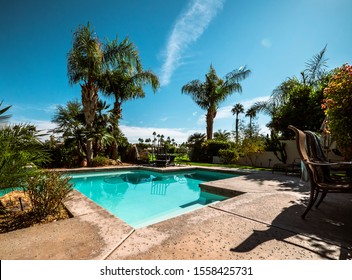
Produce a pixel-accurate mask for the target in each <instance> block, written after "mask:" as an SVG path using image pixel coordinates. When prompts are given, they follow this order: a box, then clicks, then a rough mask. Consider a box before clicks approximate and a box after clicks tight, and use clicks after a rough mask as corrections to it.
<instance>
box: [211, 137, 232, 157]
mask: <svg viewBox="0 0 352 280" xmlns="http://www.w3.org/2000/svg"><path fill="white" fill-rule="evenodd" d="M206 146H207V154H208V155H209V156H210V157H211V158H212V157H213V156H218V155H219V151H220V150H226V149H229V148H230V147H231V143H230V142H229V141H223V140H208V141H206Z"/></svg>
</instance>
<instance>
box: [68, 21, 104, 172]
mask: <svg viewBox="0 0 352 280" xmlns="http://www.w3.org/2000/svg"><path fill="white" fill-rule="evenodd" d="M102 65H103V50H102V47H101V43H100V41H99V39H98V37H96V35H95V34H94V32H93V31H92V30H91V29H90V24H89V22H88V24H87V26H82V25H80V26H79V27H78V29H77V30H76V31H75V33H74V34H73V47H72V49H71V50H70V52H69V53H68V59H67V73H68V78H69V83H70V84H71V85H73V84H77V83H80V85H81V95H82V105H83V111H84V117H85V125H86V128H87V130H88V131H89V132H90V131H92V129H93V123H94V118H95V111H96V109H97V105H98V90H99V87H98V81H99V79H100V76H101V71H102ZM92 141H93V140H92V139H91V138H88V139H87V141H86V144H85V145H86V151H87V154H86V156H87V163H88V165H89V166H90V165H91V162H92V159H93V142H92Z"/></svg>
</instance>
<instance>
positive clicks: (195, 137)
mask: <svg viewBox="0 0 352 280" xmlns="http://www.w3.org/2000/svg"><path fill="white" fill-rule="evenodd" d="M205 138H206V137H205V134H204V133H199V132H196V133H193V134H192V135H190V136H189V137H188V139H187V143H188V144H189V145H196V144H201V143H203V142H204V141H205Z"/></svg>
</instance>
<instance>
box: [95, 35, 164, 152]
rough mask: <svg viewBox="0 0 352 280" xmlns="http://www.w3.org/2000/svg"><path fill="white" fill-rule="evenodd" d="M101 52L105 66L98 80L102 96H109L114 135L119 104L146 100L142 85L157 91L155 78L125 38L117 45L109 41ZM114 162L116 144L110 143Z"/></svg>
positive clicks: (120, 115) (156, 78)
mask: <svg viewBox="0 0 352 280" xmlns="http://www.w3.org/2000/svg"><path fill="white" fill-rule="evenodd" d="M104 53H105V56H106V63H105V64H104V72H103V75H102V78H101V79H100V83H99V84H100V87H101V88H102V91H103V94H104V95H106V96H112V97H113V98H114V99H115V101H114V108H113V110H112V113H113V117H114V125H113V132H114V131H118V123H119V120H120V119H121V118H122V103H123V102H125V101H127V100H130V99H136V98H143V97H145V92H144V90H143V86H145V85H147V84H151V86H152V89H153V91H154V92H155V91H156V90H157V89H158V88H159V80H158V77H157V76H156V75H155V74H154V73H153V72H152V71H150V70H147V71H145V70H143V67H142V64H141V62H140V58H139V54H138V52H137V49H136V47H135V45H134V44H133V43H132V42H130V41H129V40H128V39H127V38H126V39H124V40H123V41H122V42H121V43H118V39H117V38H116V39H115V40H114V41H112V42H108V43H107V44H106V46H105V49H104ZM113 151H114V152H113V156H112V158H113V159H116V158H117V143H116V142H115V143H113Z"/></svg>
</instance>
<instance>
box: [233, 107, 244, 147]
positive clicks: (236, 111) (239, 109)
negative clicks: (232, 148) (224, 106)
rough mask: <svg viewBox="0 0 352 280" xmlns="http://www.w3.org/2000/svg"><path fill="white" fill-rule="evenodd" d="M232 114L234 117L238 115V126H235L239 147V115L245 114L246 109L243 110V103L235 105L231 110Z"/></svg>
mask: <svg viewBox="0 0 352 280" xmlns="http://www.w3.org/2000/svg"><path fill="white" fill-rule="evenodd" d="M231 112H232V114H233V115H236V124H235V129H236V145H238V138H239V136H238V121H239V119H238V115H239V114H241V113H244V108H243V105H242V104H241V103H237V104H235V105H234V106H233V107H232V109H231Z"/></svg>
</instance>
